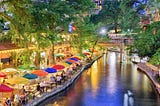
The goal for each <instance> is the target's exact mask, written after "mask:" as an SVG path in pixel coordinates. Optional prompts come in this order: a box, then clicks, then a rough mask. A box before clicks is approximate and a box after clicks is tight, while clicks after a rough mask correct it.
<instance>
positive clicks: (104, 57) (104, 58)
mask: <svg viewBox="0 0 160 106" xmlns="http://www.w3.org/2000/svg"><path fill="white" fill-rule="evenodd" d="M106 59H107V58H106V54H104V56H103V60H104V61H103V62H104V63H103V64H104V66H106Z"/></svg>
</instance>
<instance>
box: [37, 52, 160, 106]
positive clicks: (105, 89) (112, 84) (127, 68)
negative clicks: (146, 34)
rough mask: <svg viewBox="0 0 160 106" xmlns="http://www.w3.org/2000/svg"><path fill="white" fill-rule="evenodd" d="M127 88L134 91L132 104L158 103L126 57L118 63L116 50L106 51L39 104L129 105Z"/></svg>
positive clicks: (149, 105) (147, 105)
mask: <svg viewBox="0 0 160 106" xmlns="http://www.w3.org/2000/svg"><path fill="white" fill-rule="evenodd" d="M128 90H129V91H131V92H132V93H133V96H132V101H134V102H133V103H134V105H133V106H160V97H159V95H157V93H156V91H155V90H154V89H153V85H152V83H151V81H150V80H149V79H148V77H147V76H146V75H145V74H143V73H142V72H140V71H138V70H137V66H136V65H135V64H133V63H131V62H130V61H129V60H127V58H126V60H124V61H123V63H122V64H121V65H120V63H119V53H115V52H109V53H108V56H107V55H104V56H103V57H102V58H101V59H99V60H98V61H96V62H95V63H94V64H93V65H92V67H91V68H89V69H87V70H85V71H84V72H83V74H82V75H81V77H79V78H78V80H77V81H76V82H75V84H73V86H71V88H70V89H68V90H67V91H65V92H63V93H62V94H61V95H58V96H56V97H53V98H50V99H48V100H46V101H44V102H43V103H41V105H40V106H129V105H127V104H126V103H125V101H126V98H125V97H124V95H126V94H127V91H128ZM128 98H129V97H128ZM127 100H128V99H127ZM127 103H128V102H127Z"/></svg>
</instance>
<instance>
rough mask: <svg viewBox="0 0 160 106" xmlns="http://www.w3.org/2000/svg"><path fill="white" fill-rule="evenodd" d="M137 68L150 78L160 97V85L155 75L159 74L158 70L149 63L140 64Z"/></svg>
mask: <svg viewBox="0 0 160 106" xmlns="http://www.w3.org/2000/svg"><path fill="white" fill-rule="evenodd" d="M137 66H138V69H139V70H140V71H142V72H144V73H145V74H146V75H147V76H148V78H149V79H150V80H151V81H152V83H153V85H154V86H155V89H156V91H157V92H158V94H159V95H160V84H159V83H158V81H157V80H156V79H155V75H156V74H157V73H158V69H157V68H156V67H154V66H153V65H151V64H149V63H138V64H137Z"/></svg>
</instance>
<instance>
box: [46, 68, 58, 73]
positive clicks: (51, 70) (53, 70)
mask: <svg viewBox="0 0 160 106" xmlns="http://www.w3.org/2000/svg"><path fill="white" fill-rule="evenodd" d="M45 71H46V72H48V73H56V72H57V70H56V69H54V68H47V69H45Z"/></svg>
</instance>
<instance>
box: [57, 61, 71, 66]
mask: <svg viewBox="0 0 160 106" xmlns="http://www.w3.org/2000/svg"><path fill="white" fill-rule="evenodd" d="M59 64H60V65H63V66H65V67H69V66H70V65H71V64H67V63H65V62H61V63H59Z"/></svg>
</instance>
